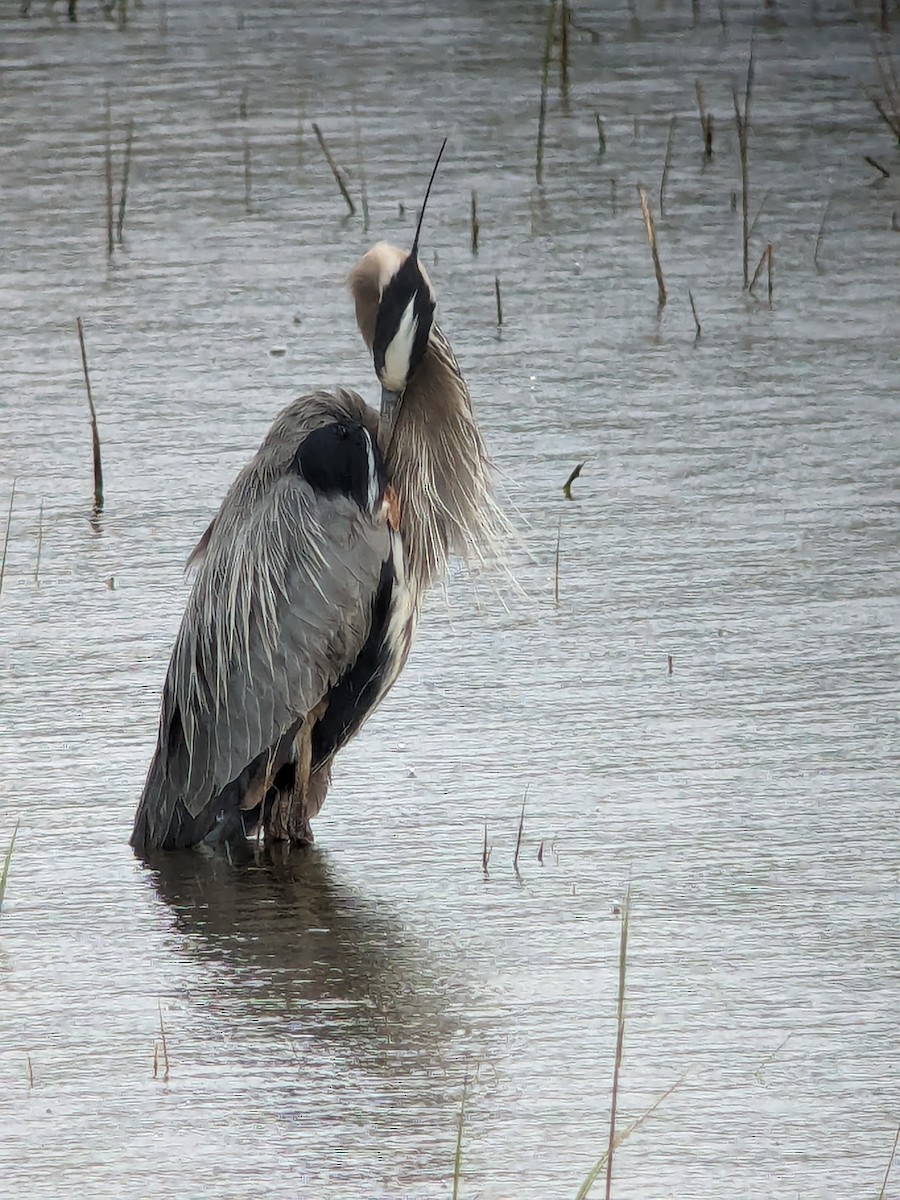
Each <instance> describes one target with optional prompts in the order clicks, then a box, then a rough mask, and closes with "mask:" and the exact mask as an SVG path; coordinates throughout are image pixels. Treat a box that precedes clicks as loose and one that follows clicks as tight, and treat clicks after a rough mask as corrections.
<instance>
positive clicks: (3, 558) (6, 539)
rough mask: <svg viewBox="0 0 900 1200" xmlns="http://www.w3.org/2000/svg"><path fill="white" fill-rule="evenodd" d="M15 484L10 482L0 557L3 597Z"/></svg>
mask: <svg viewBox="0 0 900 1200" xmlns="http://www.w3.org/2000/svg"><path fill="white" fill-rule="evenodd" d="M17 482H18V481H17V480H15V479H14V480H13V481H12V488H11V489H10V493H9V511H8V512H7V514H6V534H5V535H4V538H3V554H2V556H0V596H2V595H3V577H4V575H5V574H6V555H7V551H8V550H9V532H10V530H11V529H12V514H13V504H14V503H15V499H16V483H17Z"/></svg>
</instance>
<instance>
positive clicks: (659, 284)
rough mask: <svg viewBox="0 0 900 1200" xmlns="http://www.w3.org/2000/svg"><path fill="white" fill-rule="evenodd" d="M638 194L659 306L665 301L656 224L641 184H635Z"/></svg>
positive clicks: (664, 286)
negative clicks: (651, 259)
mask: <svg viewBox="0 0 900 1200" xmlns="http://www.w3.org/2000/svg"><path fill="white" fill-rule="evenodd" d="M637 190H638V196H639V197H640V200H641V213H642V214H643V217H644V228H645V229H646V230H647V241H648V242H649V243H650V254H651V256H652V258H653V271H654V273H655V275H656V288H657V292H658V297H659V307H660V308H662V306H663V305H664V304H665V302H666V299H667V297H666V281H665V279H664V278H663V272H662V264H661V263H660V261H659V246H658V245H657V243H656V226H655V225H654V223H653V213H652V212H651V211H650V201H649V200H648V199H647V189H646V188H645V187H644V186H643V184H640V183H639V184H638V185H637Z"/></svg>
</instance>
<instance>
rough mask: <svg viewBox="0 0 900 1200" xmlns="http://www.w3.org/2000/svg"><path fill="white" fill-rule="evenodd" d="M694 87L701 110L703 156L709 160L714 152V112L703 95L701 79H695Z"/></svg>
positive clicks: (698, 106)
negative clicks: (709, 108) (708, 106)
mask: <svg viewBox="0 0 900 1200" xmlns="http://www.w3.org/2000/svg"><path fill="white" fill-rule="evenodd" d="M694 88H695V90H696V92H697V108H698V110H699V112H700V130H701V132H702V134H703V156H704V158H705V159H706V161H707V162H709V160H710V159H711V158H712V153H713V119H712V114H711V113H710V112H708V111H707V108H706V100H705V99H704V96H703V84H702V83H701V82H700V80H699V79H695V80H694Z"/></svg>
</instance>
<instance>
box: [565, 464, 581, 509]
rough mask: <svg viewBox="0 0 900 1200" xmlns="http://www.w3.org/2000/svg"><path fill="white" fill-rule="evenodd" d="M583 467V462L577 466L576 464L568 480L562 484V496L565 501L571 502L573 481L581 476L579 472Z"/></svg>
mask: <svg viewBox="0 0 900 1200" xmlns="http://www.w3.org/2000/svg"><path fill="white" fill-rule="evenodd" d="M585 461H586V460H585ZM583 467H584V463H583V462H580V463H578V464H577V466H576V467H575V468H574V469H573V471H572V474H571V475H570V476H569V478H568V479H567V480H566V482H565V483H564V484H563V488H562V490H563V495H564V496H565V498H566V499H567V500H571V499H572V484H573V483H574V482H575V480H576V479H577V478H578V476H579V475H580V474H581V471H582V468H583Z"/></svg>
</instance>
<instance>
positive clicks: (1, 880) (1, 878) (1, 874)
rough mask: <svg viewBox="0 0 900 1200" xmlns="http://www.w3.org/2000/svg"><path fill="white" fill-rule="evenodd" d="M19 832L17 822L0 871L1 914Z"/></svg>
mask: <svg viewBox="0 0 900 1200" xmlns="http://www.w3.org/2000/svg"><path fill="white" fill-rule="evenodd" d="M18 832H19V822H18V821H16V824H15V828H14V829H13V831H12V838H11V839H10V842H9V845H8V846H7V848H6V856H5V858H4V859H3V870H2V871H0V912H2V911H3V897H4V896H5V895H6V881H7V880H8V879H9V866H10V863H11V862H12V856H13V850H14V849H15V845H16V834H17V833H18Z"/></svg>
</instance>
